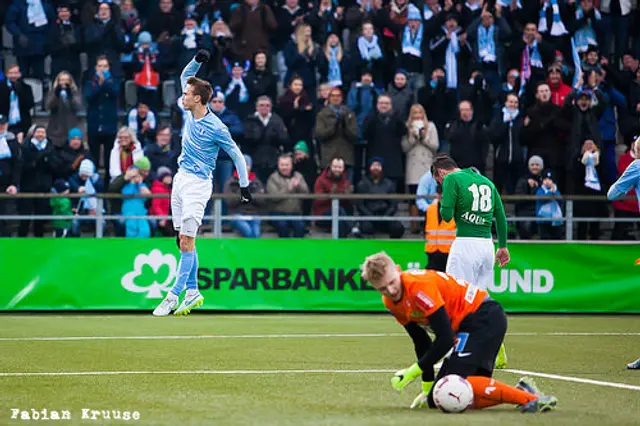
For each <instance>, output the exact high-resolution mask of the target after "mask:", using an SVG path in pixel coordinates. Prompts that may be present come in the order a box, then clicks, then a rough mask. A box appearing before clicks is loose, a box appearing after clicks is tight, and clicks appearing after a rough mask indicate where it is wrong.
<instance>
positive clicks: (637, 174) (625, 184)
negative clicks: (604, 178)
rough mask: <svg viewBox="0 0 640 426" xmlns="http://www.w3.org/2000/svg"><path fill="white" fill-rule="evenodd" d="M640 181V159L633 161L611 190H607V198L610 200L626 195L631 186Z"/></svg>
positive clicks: (639, 195)
mask: <svg viewBox="0 0 640 426" xmlns="http://www.w3.org/2000/svg"><path fill="white" fill-rule="evenodd" d="M639 181H640V160H635V161H634V162H633V163H631V164H629V167H627V168H626V169H625V171H624V172H623V173H622V176H620V177H619V178H618V180H617V181H616V182H615V183H614V184H613V185H611V188H609V191H608V192H607V198H608V199H609V200H617V199H619V198H622V197H624V195H625V194H626V193H627V192H629V190H630V189H631V188H633V187H634V186H635V185H637V184H638V182H639ZM638 197H640V194H638Z"/></svg>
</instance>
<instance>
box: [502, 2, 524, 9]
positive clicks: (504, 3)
mask: <svg viewBox="0 0 640 426" xmlns="http://www.w3.org/2000/svg"><path fill="white" fill-rule="evenodd" d="M496 3H498V4H499V5H500V6H502V7H511V2H510V1H509V2H507V1H505V0H498V1H496ZM516 7H517V8H518V9H522V3H520V0H518V5H517V6H516Z"/></svg>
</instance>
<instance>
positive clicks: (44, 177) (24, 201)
mask: <svg viewBox="0 0 640 426" xmlns="http://www.w3.org/2000/svg"><path fill="white" fill-rule="evenodd" d="M52 155H53V144H52V143H51V142H49V140H48V139H47V129H45V128H44V126H40V125H36V124H34V125H33V126H32V127H31V129H29V132H28V133H27V135H26V137H25V141H24V142H23V143H22V176H21V178H20V192H21V193H29V192H34V193H44V192H49V191H50V190H51V185H52V184H53V170H52V169H51V157H52ZM18 213H19V214H20V215H21V216H31V215H34V214H35V215H47V214H49V200H47V199H46V198H21V199H19V200H18ZM44 224H45V221H42V220H36V221H34V223H33V236H34V237H42V236H44ZM30 227H31V219H24V220H21V221H20V227H19V229H18V236H19V237H26V236H27V235H28V234H29V228H30Z"/></svg>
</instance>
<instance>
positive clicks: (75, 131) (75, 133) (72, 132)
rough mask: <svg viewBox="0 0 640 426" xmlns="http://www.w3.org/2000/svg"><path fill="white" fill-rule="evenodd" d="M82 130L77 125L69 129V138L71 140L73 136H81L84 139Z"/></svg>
mask: <svg viewBox="0 0 640 426" xmlns="http://www.w3.org/2000/svg"><path fill="white" fill-rule="evenodd" d="M82 136H83V134H82V130H80V129H78V128H77V127H74V128H73V129H71V130H69V134H68V135H67V139H68V140H71V139H73V138H80V139H82Z"/></svg>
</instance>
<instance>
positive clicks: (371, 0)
mask: <svg viewBox="0 0 640 426" xmlns="http://www.w3.org/2000/svg"><path fill="white" fill-rule="evenodd" d="M377 12H378V10H377V9H376V1H375V0H356V1H355V2H353V3H351V5H350V6H347V10H346V12H345V14H344V25H345V27H346V28H347V29H348V30H349V37H348V39H347V40H346V43H347V46H356V48H357V44H358V37H359V36H360V30H361V28H362V26H363V25H364V23H365V22H374V21H376V19H377Z"/></svg>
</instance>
